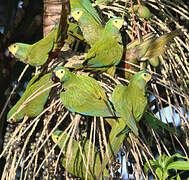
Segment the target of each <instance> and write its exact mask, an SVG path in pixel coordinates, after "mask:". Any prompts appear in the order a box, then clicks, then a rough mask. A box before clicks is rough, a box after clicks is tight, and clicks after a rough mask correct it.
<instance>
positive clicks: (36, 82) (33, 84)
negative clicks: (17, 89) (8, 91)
mask: <svg viewBox="0 0 189 180" xmlns="http://www.w3.org/2000/svg"><path fill="white" fill-rule="evenodd" d="M51 76H52V74H51V73H48V74H45V75H43V76H41V77H40V73H39V74H37V75H36V76H34V77H33V78H32V79H31V80H30V82H29V84H28V86H27V88H26V90H25V92H24V94H23V95H22V97H21V98H20V99H19V101H18V102H17V103H16V104H15V105H14V106H13V107H12V108H11V110H10V111H9V113H8V115H7V120H8V121H9V122H10V123H12V122H18V121H20V120H21V119H22V118H23V117H24V116H25V115H26V116H28V117H36V116H38V115H39V114H40V113H41V112H42V111H43V108H44V105H45V103H46V101H47V98H48V96H49V93H50V91H51V88H50V89H48V90H45V89H46V88H48V87H50V86H51V85H53V83H54V82H53V81H52V80H51ZM43 90H45V91H44V92H42V93H41V91H43ZM35 95H37V96H36V97H35ZM30 100H31V101H30ZM26 102H27V103H26ZM23 105H24V106H23ZM21 107H22V108H21ZM20 108H21V109H20Z"/></svg>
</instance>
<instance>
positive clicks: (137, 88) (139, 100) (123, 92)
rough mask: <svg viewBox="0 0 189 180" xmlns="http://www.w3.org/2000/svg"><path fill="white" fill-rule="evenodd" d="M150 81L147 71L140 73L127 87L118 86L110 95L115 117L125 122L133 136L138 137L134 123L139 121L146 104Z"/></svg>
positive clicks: (150, 76) (150, 77)
mask: <svg viewBox="0 0 189 180" xmlns="http://www.w3.org/2000/svg"><path fill="white" fill-rule="evenodd" d="M150 80H152V75H151V74H150V73H149V72H148V71H146V70H143V71H140V72H138V73H136V74H135V75H134V76H133V77H132V79H131V80H130V82H129V85H128V86H127V87H126V86H123V85H118V86H117V87H116V88H115V89H114V91H113V93H112V103H113V105H114V107H115V110H116V115H117V116H120V117H122V118H123V119H124V120H125V122H126V125H127V126H128V127H129V128H130V129H131V130H132V132H134V134H135V135H138V129H137V126H136V122H138V121H139V120H140V119H141V117H142V116H143V114H144V112H145V110H146V107H147V104H148V97H147V94H146V88H147V83H148V82H149V81H150Z"/></svg>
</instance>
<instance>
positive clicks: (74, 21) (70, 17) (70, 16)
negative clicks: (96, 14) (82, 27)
mask: <svg viewBox="0 0 189 180" xmlns="http://www.w3.org/2000/svg"><path fill="white" fill-rule="evenodd" d="M68 20H69V22H71V23H76V24H77V21H76V20H75V19H74V17H73V16H72V14H70V15H68Z"/></svg>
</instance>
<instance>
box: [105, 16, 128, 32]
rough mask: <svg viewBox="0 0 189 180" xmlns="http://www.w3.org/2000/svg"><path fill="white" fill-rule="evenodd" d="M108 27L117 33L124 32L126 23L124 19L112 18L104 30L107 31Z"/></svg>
mask: <svg viewBox="0 0 189 180" xmlns="http://www.w3.org/2000/svg"><path fill="white" fill-rule="evenodd" d="M110 27H114V28H116V29H117V30H119V31H125V30H126V29H127V22H126V21H125V20H124V18H121V17H114V18H111V19H110V20H109V21H108V22H107V23H106V26H105V29H106V28H108V29H109V28H110Z"/></svg>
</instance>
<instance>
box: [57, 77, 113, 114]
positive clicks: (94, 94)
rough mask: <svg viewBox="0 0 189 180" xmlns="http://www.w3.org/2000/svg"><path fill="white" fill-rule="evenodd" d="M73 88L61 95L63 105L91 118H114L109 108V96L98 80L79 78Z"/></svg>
mask: <svg viewBox="0 0 189 180" xmlns="http://www.w3.org/2000/svg"><path fill="white" fill-rule="evenodd" d="M81 84H82V85H81ZM71 86H72V87H69V88H68V89H66V90H65V91H64V92H62V93H61V94H60V98H61V100H62V102H63V104H64V105H65V106H66V107H67V108H68V109H69V110H70V111H72V112H78V113H81V114H84V115H90V116H103V117H104V116H112V114H111V112H110V111H109V107H107V106H108V105H109V104H108V99H107V96H106V94H105V92H104V90H103V89H102V87H100V85H99V84H98V83H97V81H96V80H94V79H92V78H89V77H87V76H78V81H77V82H76V83H75V84H74V83H73V84H72V85H71ZM109 106H110V105H109ZM110 109H111V107H110Z"/></svg>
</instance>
